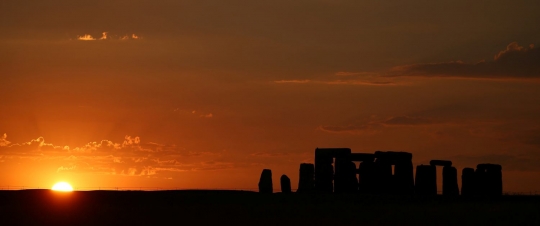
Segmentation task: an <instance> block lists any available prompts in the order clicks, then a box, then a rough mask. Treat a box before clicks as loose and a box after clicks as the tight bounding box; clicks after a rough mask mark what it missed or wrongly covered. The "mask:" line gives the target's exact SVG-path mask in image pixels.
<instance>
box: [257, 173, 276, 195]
mask: <svg viewBox="0 0 540 226" xmlns="http://www.w3.org/2000/svg"><path fill="white" fill-rule="evenodd" d="M259 192H260V193H270V194H271V193H273V192H274V188H273V185H272V170H269V169H263V171H262V173H261V179H259Z"/></svg>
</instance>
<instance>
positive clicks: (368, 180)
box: [358, 161, 377, 194]
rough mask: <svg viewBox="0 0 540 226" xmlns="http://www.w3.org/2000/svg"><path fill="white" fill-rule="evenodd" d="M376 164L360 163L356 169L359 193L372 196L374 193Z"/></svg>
mask: <svg viewBox="0 0 540 226" xmlns="http://www.w3.org/2000/svg"><path fill="white" fill-rule="evenodd" d="M376 170H377V169H376V163H374V162H369V161H365V162H361V163H360V166H359V167H358V179H359V180H358V190H359V191H360V193H364V194H373V193H375V191H376V185H377V184H376V183H377V174H376V173H377V172H376Z"/></svg>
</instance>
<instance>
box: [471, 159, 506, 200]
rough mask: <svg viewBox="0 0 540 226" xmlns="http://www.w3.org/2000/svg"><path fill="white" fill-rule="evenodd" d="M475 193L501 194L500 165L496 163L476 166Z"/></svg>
mask: <svg viewBox="0 0 540 226" xmlns="http://www.w3.org/2000/svg"><path fill="white" fill-rule="evenodd" d="M475 175H476V181H477V193H476V194H479V195H492V196H493V195H502V192H503V188H502V167H501V165H498V164H478V165H477V166H476V172H475Z"/></svg>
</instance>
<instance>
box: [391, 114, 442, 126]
mask: <svg viewBox="0 0 540 226" xmlns="http://www.w3.org/2000/svg"><path fill="white" fill-rule="evenodd" d="M381 124H383V125H386V126H419V125H429V124H435V122H434V121H433V120H431V119H428V118H422V117H411V116H396V117H391V118H389V119H387V120H385V121H383V122H381Z"/></svg>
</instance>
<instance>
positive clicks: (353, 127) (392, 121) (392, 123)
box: [318, 115, 456, 134]
mask: <svg viewBox="0 0 540 226" xmlns="http://www.w3.org/2000/svg"><path fill="white" fill-rule="evenodd" d="M441 124H456V123H454V122H451V121H448V120H446V121H445V120H435V119H432V118H428V117H418V116H408V115H401V116H391V117H385V118H381V117H378V116H372V117H371V118H369V119H367V120H363V121H359V122H355V123H352V124H349V125H345V126H319V127H318V130H321V131H325V132H330V133H352V134H365V133H374V132H377V131H378V130H381V129H383V128H385V127H400V126H401V127H402V126H430V125H441Z"/></svg>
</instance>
